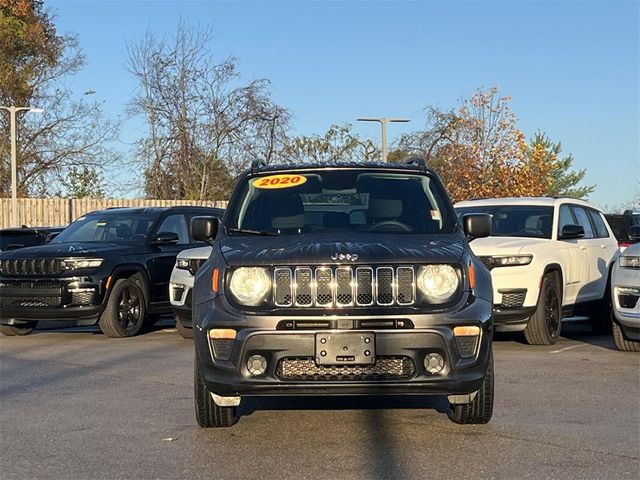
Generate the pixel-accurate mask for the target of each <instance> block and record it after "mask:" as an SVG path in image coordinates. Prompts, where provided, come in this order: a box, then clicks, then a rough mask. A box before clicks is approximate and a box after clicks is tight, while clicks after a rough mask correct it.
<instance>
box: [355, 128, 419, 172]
mask: <svg viewBox="0 0 640 480" xmlns="http://www.w3.org/2000/svg"><path fill="white" fill-rule="evenodd" d="M358 121H359V122H378V123H380V125H381V127H382V161H383V162H386V161H387V124H388V123H389V122H392V123H407V122H408V121H409V120H408V119H406V118H387V117H381V118H358Z"/></svg>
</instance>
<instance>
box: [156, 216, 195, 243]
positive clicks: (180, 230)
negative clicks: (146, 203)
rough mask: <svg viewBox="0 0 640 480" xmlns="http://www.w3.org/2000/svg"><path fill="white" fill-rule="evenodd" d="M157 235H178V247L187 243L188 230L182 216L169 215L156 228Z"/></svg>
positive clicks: (185, 220)
mask: <svg viewBox="0 0 640 480" xmlns="http://www.w3.org/2000/svg"><path fill="white" fill-rule="evenodd" d="M158 233H175V234H177V235H178V245H185V244H187V243H189V229H188V227H187V219H186V218H185V216H184V215H181V214H179V215H169V216H168V217H167V218H165V219H164V220H163V221H162V224H161V225H160V226H159V227H158Z"/></svg>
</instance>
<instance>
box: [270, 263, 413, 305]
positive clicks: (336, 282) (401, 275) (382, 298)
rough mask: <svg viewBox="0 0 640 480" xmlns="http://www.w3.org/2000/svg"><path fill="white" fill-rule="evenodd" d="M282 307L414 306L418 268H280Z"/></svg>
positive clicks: (276, 280) (277, 299) (276, 278)
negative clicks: (416, 269) (416, 271)
mask: <svg viewBox="0 0 640 480" xmlns="http://www.w3.org/2000/svg"><path fill="white" fill-rule="evenodd" d="M273 285H274V292H273V300H274V303H275V305H276V306H278V307H292V306H295V307H312V306H316V307H350V306H369V305H374V304H376V305H394V306H405V305H413V304H414V303H415V300H416V298H415V297H416V284H415V268H414V267H413V266H400V267H387V266H382V267H346V266H341V267H318V268H315V269H314V268H310V267H295V268H290V267H278V268H275V269H274V272H273Z"/></svg>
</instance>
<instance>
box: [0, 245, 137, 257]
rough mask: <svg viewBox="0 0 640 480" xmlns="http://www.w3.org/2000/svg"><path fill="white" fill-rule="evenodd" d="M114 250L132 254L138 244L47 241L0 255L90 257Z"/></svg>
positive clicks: (121, 253) (135, 251)
mask: <svg viewBox="0 0 640 480" xmlns="http://www.w3.org/2000/svg"><path fill="white" fill-rule="evenodd" d="M114 251H117V253H118V254H119V255H127V254H133V253H137V252H139V251H140V246H139V245H127V244H122V243H111V242H71V243H48V244H46V245H38V246H36V247H26V248H20V249H18V250H8V251H5V252H2V254H0V257H1V258H2V259H4V260H6V259H11V258H58V257H91V256H100V255H102V254H107V253H109V252H114Z"/></svg>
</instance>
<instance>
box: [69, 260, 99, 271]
mask: <svg viewBox="0 0 640 480" xmlns="http://www.w3.org/2000/svg"><path fill="white" fill-rule="evenodd" d="M102 262H104V258H63V259H62V264H63V265H64V269H65V270H86V269H94V268H98V267H99V266H100V265H102Z"/></svg>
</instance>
